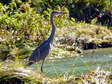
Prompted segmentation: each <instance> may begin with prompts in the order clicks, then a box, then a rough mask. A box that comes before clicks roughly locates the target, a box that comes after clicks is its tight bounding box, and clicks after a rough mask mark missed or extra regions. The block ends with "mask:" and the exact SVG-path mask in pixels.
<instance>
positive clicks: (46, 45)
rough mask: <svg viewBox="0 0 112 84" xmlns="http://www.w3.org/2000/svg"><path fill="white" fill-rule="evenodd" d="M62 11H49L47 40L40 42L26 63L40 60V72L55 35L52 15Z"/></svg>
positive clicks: (30, 63)
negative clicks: (48, 34) (49, 27)
mask: <svg viewBox="0 0 112 84" xmlns="http://www.w3.org/2000/svg"><path fill="white" fill-rule="evenodd" d="M63 13H64V12H57V11H53V12H52V13H51V17H50V22H51V26H52V31H51V34H50V36H49V38H48V39H47V40H45V41H44V42H43V43H42V44H40V45H39V46H38V47H37V48H36V49H35V50H34V51H33V53H32V55H31V57H29V63H28V64H27V65H28V66H30V65H32V64H33V63H35V62H38V61H40V60H42V65H41V72H43V63H44V60H45V58H46V57H47V56H48V54H49V52H50V45H52V43H53V39H54V36H55V31H56V25H55V23H54V16H55V15H58V14H63Z"/></svg>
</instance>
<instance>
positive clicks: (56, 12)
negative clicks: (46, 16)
mask: <svg viewBox="0 0 112 84" xmlns="http://www.w3.org/2000/svg"><path fill="white" fill-rule="evenodd" d="M51 14H52V15H53V16H55V15H59V14H65V12H63V11H53V12H52V13H51Z"/></svg>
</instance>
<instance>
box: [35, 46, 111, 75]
mask: <svg viewBox="0 0 112 84" xmlns="http://www.w3.org/2000/svg"><path fill="white" fill-rule="evenodd" d="M33 66H34V67H35V68H38V70H40V69H39V68H40V64H36V65H33ZM98 67H101V68H102V69H104V70H108V71H112V48H108V49H95V50H87V51H84V54H83V55H81V56H79V57H70V58H64V59H56V60H48V59H47V60H46V61H45V63H44V74H45V75H47V76H50V77H53V76H61V75H64V74H69V75H81V74H84V73H85V72H88V71H91V70H95V69H96V68H98Z"/></svg>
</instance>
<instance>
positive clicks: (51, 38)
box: [48, 15, 56, 43]
mask: <svg viewBox="0 0 112 84" xmlns="http://www.w3.org/2000/svg"><path fill="white" fill-rule="evenodd" d="M50 22H51V26H52V31H51V34H50V36H49V38H48V39H49V40H50V42H51V43H53V39H54V36H55V31H56V25H55V23H54V16H53V15H51V18H50Z"/></svg>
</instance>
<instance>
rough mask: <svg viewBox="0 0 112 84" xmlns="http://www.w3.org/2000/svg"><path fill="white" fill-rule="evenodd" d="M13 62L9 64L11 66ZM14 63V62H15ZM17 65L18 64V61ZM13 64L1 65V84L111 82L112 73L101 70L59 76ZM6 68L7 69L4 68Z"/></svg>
mask: <svg viewBox="0 0 112 84" xmlns="http://www.w3.org/2000/svg"><path fill="white" fill-rule="evenodd" d="M10 65H11V64H9V66H10ZM13 65H14V64H13ZM15 65H18V64H17V62H16V64H15ZM15 65H14V66H13V67H11V66H12V65H11V66H10V68H9V66H8V65H7V66H8V68H7V67H6V66H1V69H0V84H9V83H10V84H12V83H13V84H111V83H112V73H111V72H109V71H104V70H101V69H100V67H98V68H97V69H96V70H93V71H90V72H88V73H86V74H84V75H81V76H80V77H77V76H75V75H69V73H65V74H63V75H61V76H58V77H53V78H50V77H47V76H45V75H44V73H40V72H37V71H35V70H31V69H29V68H24V67H22V66H21V67H18V66H15ZM3 68H5V69H3Z"/></svg>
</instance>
